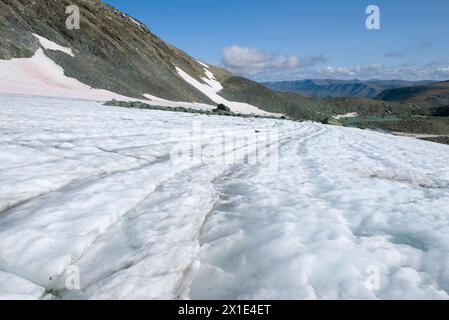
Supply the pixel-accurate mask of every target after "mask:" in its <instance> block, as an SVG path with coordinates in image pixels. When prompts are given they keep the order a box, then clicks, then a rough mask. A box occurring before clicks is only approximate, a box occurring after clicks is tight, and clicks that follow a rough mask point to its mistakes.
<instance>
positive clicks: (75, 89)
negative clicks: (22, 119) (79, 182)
mask: <svg viewBox="0 0 449 320" xmlns="http://www.w3.org/2000/svg"><path fill="white" fill-rule="evenodd" d="M33 36H34V37H35V38H37V39H38V40H39V44H40V46H41V47H42V48H40V49H38V50H37V51H36V52H35V54H34V56H32V57H31V58H18V59H11V60H0V93H9V94H25V95H35V96H45V97H57V98H70V99H82V100H92V101H108V100H113V99H115V100H119V101H142V102H145V103H147V104H150V105H156V106H166V107H185V108H191V109H197V110H212V109H215V108H216V106H214V105H210V104H205V103H197V102H183V101H171V100H166V99H162V98H159V97H156V96H153V95H151V94H148V93H142V99H136V98H131V97H126V96H123V95H120V94H117V93H114V92H111V91H108V90H103V89H96V88H92V87H90V86H88V85H86V84H84V83H82V82H80V81H79V80H77V79H75V78H69V77H67V76H66V75H65V71H64V69H63V68H62V67H61V66H60V65H58V64H56V63H55V62H54V61H53V60H52V59H50V58H49V57H48V56H47V55H46V54H45V52H44V50H43V49H46V50H54V51H60V52H63V53H65V54H67V55H69V56H71V57H72V58H73V57H75V54H74V53H73V52H72V49H71V48H66V47H63V46H61V45H58V44H57V43H55V42H53V41H50V40H48V39H46V38H44V37H42V36H40V35H38V34H33ZM198 63H200V62H198ZM200 64H201V65H202V66H203V68H204V73H205V77H203V78H202V79H203V81H204V82H205V83H200V82H199V81H197V80H195V79H194V78H192V77H190V76H189V75H187V73H185V72H184V71H182V70H180V69H179V68H177V70H178V72H179V74H180V76H181V77H182V79H183V80H185V81H186V82H187V83H188V84H189V85H192V90H199V91H201V92H202V93H204V94H205V95H206V96H208V97H209V98H211V100H212V101H214V102H215V103H224V104H226V105H228V106H229V107H230V108H231V109H232V111H234V112H236V113H253V114H259V115H270V113H268V112H265V111H263V110H261V109H259V108H257V107H254V106H251V105H249V104H245V103H240V102H233V101H228V100H226V99H224V98H222V97H220V96H219V95H218V92H219V91H220V90H222V89H223V87H222V86H221V84H220V83H219V82H218V81H217V80H216V79H215V77H214V75H213V74H212V72H210V71H209V70H208V68H209V67H208V66H206V65H205V64H203V63H200ZM273 115H274V114H273Z"/></svg>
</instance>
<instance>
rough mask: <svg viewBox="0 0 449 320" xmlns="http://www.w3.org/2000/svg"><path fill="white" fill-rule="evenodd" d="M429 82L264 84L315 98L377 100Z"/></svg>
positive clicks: (324, 81) (309, 81) (301, 82)
mask: <svg viewBox="0 0 449 320" xmlns="http://www.w3.org/2000/svg"><path fill="white" fill-rule="evenodd" d="M428 83H429V82H428V81H420V82H413V81H402V80H385V81H383V80H370V81H360V80H330V79H327V80H317V79H315V80H299V81H279V82H266V83H263V84H264V85H265V86H267V87H268V88H271V89H273V90H277V91H284V92H294V93H300V94H305V95H309V96H313V97H318V98H324V99H330V98H341V97H354V98H369V99H372V98H375V97H376V96H378V95H379V94H380V93H382V92H383V91H385V90H388V89H394V88H402V87H407V86H414V85H421V84H428Z"/></svg>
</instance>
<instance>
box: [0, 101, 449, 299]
mask: <svg viewBox="0 0 449 320" xmlns="http://www.w3.org/2000/svg"><path fill="white" fill-rule="evenodd" d="M193 122H201V124H202V127H203V128H204V129H222V130H224V131H235V130H237V129H238V130H240V129H249V130H252V131H254V130H257V129H267V128H271V129H277V130H278V132H279V140H280V141H279V159H278V170H277V171H276V174H273V172H269V171H267V170H265V168H264V167H263V166H261V165H255V164H254V165H247V164H238V163H237V164H234V165H224V164H206V163H197V162H196V163H195V162H191V163H189V162H186V163H184V164H182V165H179V164H178V165H173V163H172V161H171V160H170V159H171V158H170V154H171V151H172V149H173V147H174V146H175V145H176V144H178V143H179V142H180V141H184V140H186V139H188V137H187V136H186V134H183V131H182V130H184V132H190V131H191V130H192V123H193ZM215 141H216V140H214V139H213V137H212V136H211V137H209V139H208V138H207V137H206V139H205V140H203V143H204V148H207V149H209V150H210V151H212V152H214V151H215V150H219V146H218V145H217V144H216V142H215ZM448 159H449V146H446V145H439V144H434V143H430V142H424V141H419V140H414V139H411V138H406V137H395V136H389V135H385V134H381V133H376V132H370V131H363V130H358V129H351V128H341V127H332V126H324V125H320V124H315V123H308V122H304V123H299V122H289V121H281V120H271V119H253V118H234V117H219V116H204V115H193V114H183V113H170V112H160V111H144V110H132V109H122V108H114V107H105V106H102V105H101V104H99V103H96V102H86V101H77V100H62V99H51V98H37V97H26V96H14V95H1V96H0V182H1V183H0V298H13V299H18V298H29V299H39V298H62V299H64V298H85V299H101V298H107V299H179V298H186V299H189V298H193V299H196V298H206V299H210V298H212V299H214V298H230V299H270V298H279V299H284V298H285V299H303V298H304V299H353V298H361V299H392V298H436V299H448V298H449V211H448V209H447V208H448V203H449V161H448ZM74 267H76V268H77V269H75V270H78V271H79V279H80V288H79V290H68V289H67V276H68V275H67V273H68V270H74V269H73V268H74ZM69 276H70V274H69Z"/></svg>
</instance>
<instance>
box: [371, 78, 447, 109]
mask: <svg viewBox="0 0 449 320" xmlns="http://www.w3.org/2000/svg"><path fill="white" fill-rule="evenodd" d="M377 99H378V100H384V101H398V102H409V103H414V104H421V105H423V104H427V105H428V106H430V107H443V106H449V81H444V82H435V83H431V84H427V85H417V86H410V87H405V88H396V89H390V90H386V91H384V92H382V93H381V94H380V95H379V96H377Z"/></svg>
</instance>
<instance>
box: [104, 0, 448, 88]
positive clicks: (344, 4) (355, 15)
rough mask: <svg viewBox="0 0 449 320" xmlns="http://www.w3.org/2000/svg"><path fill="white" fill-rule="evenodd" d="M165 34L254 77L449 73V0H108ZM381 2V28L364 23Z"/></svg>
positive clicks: (432, 75)
mask: <svg viewBox="0 0 449 320" xmlns="http://www.w3.org/2000/svg"><path fill="white" fill-rule="evenodd" d="M106 2H107V3H109V4H111V5H113V6H114V7H116V8H118V9H120V10H122V11H124V12H126V13H128V14H130V15H131V16H133V17H135V18H137V19H139V20H140V21H142V22H144V23H145V24H147V26H148V27H149V28H150V30H151V31H153V32H154V33H156V34H157V35H159V36H160V37H161V38H162V39H164V40H165V41H167V42H169V43H171V44H173V45H175V46H177V47H178V48H180V49H182V50H184V51H186V52H187V53H189V54H190V55H192V56H194V57H195V58H198V59H200V60H203V61H204V62H207V63H212V64H216V65H222V66H224V67H226V68H228V69H230V70H231V71H233V72H235V73H239V74H242V75H245V76H248V77H251V78H254V79H256V80H292V79H303V78H344V79H352V78H360V79H372V78H381V79H411V80H417V79H449V41H448V39H449V1H447V0H427V1H425V0H412V1H406V0H378V1H374V0H372V1H365V0H315V1H302V0H277V1H275V0H226V1H225V0H223V1H218V0H153V1H141V0H127V1H123V0H107V1H106ZM371 4H374V5H377V6H378V7H379V8H380V13H381V30H368V29H367V28H366V27H365V20H366V18H367V15H366V13H365V10H366V7H367V6H368V5H371Z"/></svg>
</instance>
